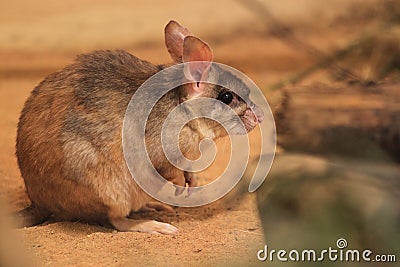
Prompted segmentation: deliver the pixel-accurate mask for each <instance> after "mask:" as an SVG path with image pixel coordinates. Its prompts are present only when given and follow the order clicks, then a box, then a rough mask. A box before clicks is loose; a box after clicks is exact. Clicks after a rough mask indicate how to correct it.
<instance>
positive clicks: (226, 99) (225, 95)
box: [218, 92, 233, 105]
mask: <svg viewBox="0 0 400 267" xmlns="http://www.w3.org/2000/svg"><path fill="white" fill-rule="evenodd" d="M218 100H219V101H221V102H223V103H225V104H227V105H228V104H230V103H231V102H232V100H233V95H232V93H231V92H222V93H220V94H219V96H218Z"/></svg>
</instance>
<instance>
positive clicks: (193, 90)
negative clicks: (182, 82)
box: [182, 36, 213, 97]
mask: <svg viewBox="0 0 400 267" xmlns="http://www.w3.org/2000/svg"><path fill="white" fill-rule="evenodd" d="M182 59H183V62H184V63H189V64H186V65H185V67H184V72H185V77H186V78H187V79H188V80H189V81H191V83H190V84H188V85H187V86H186V90H187V93H188V95H189V96H193V97H194V96H197V95H200V94H202V93H203V92H204V89H205V85H204V82H200V81H205V80H207V77H208V71H209V69H210V66H211V61H212V60H213V53H212V51H211V48H210V47H209V46H208V44H206V43H205V42H203V41H202V40H200V39H199V38H197V37H194V36H187V37H186V38H185V39H184V42H183V56H182Z"/></svg>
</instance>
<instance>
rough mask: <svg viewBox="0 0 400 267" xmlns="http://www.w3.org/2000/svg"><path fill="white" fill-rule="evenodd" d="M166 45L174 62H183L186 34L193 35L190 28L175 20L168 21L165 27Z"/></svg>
mask: <svg viewBox="0 0 400 267" xmlns="http://www.w3.org/2000/svg"><path fill="white" fill-rule="evenodd" d="M164 34H165V45H166V47H167V49H168V52H169V54H170V55H171V58H172V60H173V61H174V62H177V63H181V62H182V56H183V40H184V39H185V37H186V36H189V35H193V34H192V33H191V32H190V31H189V30H188V29H186V28H185V27H183V26H181V25H180V24H179V23H178V22H176V21H175V20H171V21H170V22H168V24H167V26H165V29H164Z"/></svg>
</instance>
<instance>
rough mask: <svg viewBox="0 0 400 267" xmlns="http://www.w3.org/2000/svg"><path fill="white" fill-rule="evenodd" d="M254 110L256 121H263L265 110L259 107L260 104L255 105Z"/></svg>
mask: <svg viewBox="0 0 400 267" xmlns="http://www.w3.org/2000/svg"><path fill="white" fill-rule="evenodd" d="M253 112H254V115H256V116H255V119H256V120H257V121H255V122H256V123H262V122H263V120H264V112H263V111H262V109H261V108H259V107H258V106H256V105H254V107H253Z"/></svg>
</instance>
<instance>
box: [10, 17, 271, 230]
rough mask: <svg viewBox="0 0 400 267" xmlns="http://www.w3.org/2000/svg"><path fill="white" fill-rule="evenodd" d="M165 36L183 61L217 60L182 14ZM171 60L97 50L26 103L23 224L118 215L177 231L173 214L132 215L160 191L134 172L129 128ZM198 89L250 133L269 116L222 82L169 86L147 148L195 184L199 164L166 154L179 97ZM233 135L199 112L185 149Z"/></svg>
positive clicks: (127, 225)
mask: <svg viewBox="0 0 400 267" xmlns="http://www.w3.org/2000/svg"><path fill="white" fill-rule="evenodd" d="M165 43H166V47H167V49H168V52H169V53H170V55H171V57H172V59H173V61H174V63H175V64H178V63H182V62H193V61H208V62H211V61H212V51H211V49H210V47H209V46H208V45H207V44H206V43H205V42H203V41H201V40H200V39H198V38H197V37H194V36H193V34H192V33H191V32H190V31H189V30H188V29H186V28H184V27H182V26H181V25H179V24H178V23H177V22H176V21H170V22H169V23H168V24H167V26H166V27H165ZM168 66H171V65H158V66H157V65H153V64H151V63H149V62H147V61H145V60H141V59H139V58H137V57H135V56H133V55H131V54H129V53H127V52H125V51H122V50H117V51H95V52H93V53H89V54H84V55H80V56H78V57H77V59H76V60H75V62H74V63H72V64H71V65H69V66H67V67H65V68H63V69H62V70H60V71H57V72H55V73H53V74H51V75H49V76H48V77H47V78H46V79H44V80H43V81H42V82H41V83H40V84H39V85H38V86H36V88H35V89H34V90H33V91H32V93H31V95H30V97H29V99H28V100H27V101H26V103H25V106H24V108H23V110H22V113H21V117H20V120H19V123H18V134H17V143H16V155H17V158H18V165H19V168H20V170H21V175H22V177H23V179H24V181H25V185H26V190H27V193H28V196H29V198H30V199H31V201H32V204H31V205H30V206H29V207H27V208H26V209H24V210H23V211H21V212H20V213H19V214H20V215H22V218H23V223H22V224H23V225H24V226H30V225H34V224H38V223H41V222H43V221H45V220H46V219H48V218H49V217H50V216H54V217H55V218H56V219H58V220H86V221H94V222H99V223H103V222H104V223H110V224H112V225H113V226H114V227H115V228H116V229H117V230H120V231H140V232H149V233H163V234H174V233H176V232H177V228H175V227H174V226H172V225H170V224H167V223H162V222H157V221H151V220H133V219H131V218H129V217H128V216H129V214H130V212H131V211H136V210H138V209H140V208H142V207H143V206H145V205H146V204H147V203H148V202H149V201H151V200H152V198H151V197H149V196H148V195H147V194H146V193H145V192H144V191H143V190H142V189H141V188H140V187H139V186H138V185H137V184H136V183H135V181H134V179H132V177H131V174H130V172H129V171H128V168H127V166H126V163H125V161H124V155H123V149H122V137H121V132H122V124H123V119H124V114H125V110H126V108H127V106H128V103H129V101H130V99H131V98H132V96H133V94H134V93H135V91H136V90H137V89H138V88H139V87H140V86H141V84H142V83H143V82H145V81H146V80H147V79H148V78H149V77H151V76H152V75H154V74H155V73H157V72H159V71H160V70H162V69H164V68H166V67H168ZM191 71H192V72H193V77H194V76H195V75H199V74H200V75H205V74H206V70H205V69H204V68H203V67H202V65H199V68H198V69H193V68H192V69H191ZM236 82H238V81H236ZM199 96H201V97H209V98H214V99H218V100H220V101H221V102H223V103H225V104H226V105H229V106H231V107H232V109H233V110H234V111H235V112H236V113H237V114H238V115H239V117H240V118H241V120H242V122H243V124H244V126H245V128H246V131H247V132H248V131H250V130H252V129H253V128H254V127H255V126H256V125H257V124H258V123H260V122H261V121H262V120H263V112H262V111H261V109H260V108H258V107H257V106H256V105H254V104H253V103H252V102H249V101H250V100H247V103H251V106H250V105H248V104H246V102H245V101H244V100H243V99H241V98H240V97H238V96H237V95H236V94H235V93H233V92H231V91H230V90H229V89H227V88H223V87H221V86H217V85H212V84H208V83H204V82H196V81H193V82H192V83H188V84H185V85H182V86H179V87H177V88H175V89H174V90H171V91H169V92H168V93H167V94H165V95H164V96H163V97H162V98H161V99H160V100H159V101H158V102H157V104H156V105H155V106H154V109H153V111H152V113H151V114H150V117H149V119H148V122H147V124H146V125H147V126H146V136H145V137H146V147H147V150H148V153H149V157H150V159H151V161H152V163H153V165H154V166H155V168H156V169H157V171H158V172H159V173H160V174H161V175H162V176H163V177H164V178H165V179H166V180H168V181H172V182H173V183H174V184H178V185H181V186H185V184H186V183H188V184H189V186H195V184H196V182H195V179H194V178H193V177H192V175H191V173H185V172H183V171H182V170H180V169H177V168H175V167H174V166H173V165H171V164H170V163H169V162H168V160H167V159H166V157H165V156H164V154H163V153H160V151H162V149H161V141H160V139H161V138H160V131H161V125H162V123H163V120H164V119H165V118H166V117H167V115H168V113H169V112H170V111H171V110H172V109H173V108H174V107H176V106H177V105H179V103H182V102H184V101H186V100H189V99H192V98H195V97H199ZM225 134H226V132H225V131H224V130H223V128H222V127H218V124H217V123H216V122H214V121H212V120H208V119H201V118H199V119H195V120H192V121H190V122H189V123H188V124H187V125H186V126H185V127H183V129H182V132H181V136H180V144H181V150H182V153H183V154H184V155H185V156H186V157H188V158H190V157H192V158H193V157H195V156H193V154H196V153H198V145H199V142H200V141H201V140H202V139H203V138H213V139H217V138H219V137H221V136H223V135H225ZM181 141H182V142H181Z"/></svg>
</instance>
